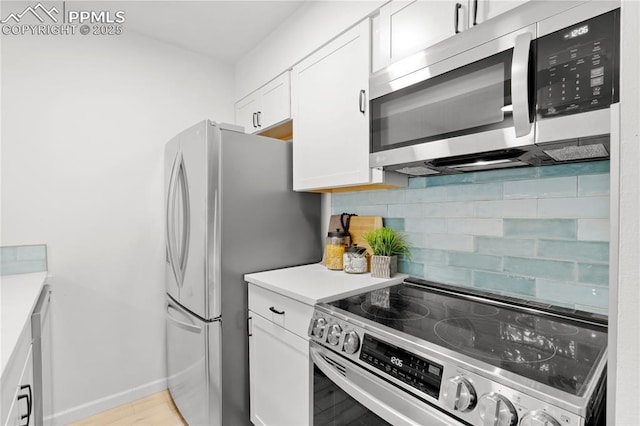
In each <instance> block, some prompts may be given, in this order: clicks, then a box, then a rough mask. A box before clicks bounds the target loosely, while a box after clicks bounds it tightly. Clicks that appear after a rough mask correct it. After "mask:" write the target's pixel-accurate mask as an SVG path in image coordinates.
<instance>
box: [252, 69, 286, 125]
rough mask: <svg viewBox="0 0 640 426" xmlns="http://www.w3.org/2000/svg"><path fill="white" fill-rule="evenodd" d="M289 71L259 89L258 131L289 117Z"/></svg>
mask: <svg viewBox="0 0 640 426" xmlns="http://www.w3.org/2000/svg"><path fill="white" fill-rule="evenodd" d="M290 80H291V79H290V76H289V71H287V72H285V73H284V74H282V75H280V76H279V77H278V78H276V79H275V80H273V81H271V82H270V83H267V84H266V85H265V86H264V87H263V88H262V89H260V101H261V105H260V107H259V109H258V110H257V111H258V112H257V114H258V123H257V124H258V131H262V130H265V129H267V128H269V127H271V126H274V125H276V124H279V123H281V122H283V121H286V120H288V119H290V118H291V82H290Z"/></svg>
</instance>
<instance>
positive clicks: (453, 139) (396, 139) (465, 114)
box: [369, 0, 620, 175]
mask: <svg viewBox="0 0 640 426" xmlns="http://www.w3.org/2000/svg"><path fill="white" fill-rule="evenodd" d="M619 15H620V2H619V1H595V0H593V1H586V2H585V1H530V2H527V3H525V4H523V5H521V6H518V7H517V8H515V9H513V10H511V11H509V12H507V13H505V14H503V15H501V16H498V17H496V18H494V19H491V20H489V21H486V22H484V23H482V24H480V25H478V26H476V27H473V28H471V29H469V30H467V31H465V32H462V33H460V34H456V35H455V36H453V37H451V38H450V39H448V40H445V41H443V42H441V43H438V44H436V45H434V46H432V47H430V48H428V49H426V50H424V51H421V52H418V53H416V54H414V55H412V56H409V57H407V58H405V59H403V60H400V61H398V62H395V63H393V64H391V65H389V66H388V67H387V68H385V69H383V70H380V71H378V72H376V73H374V74H372V76H371V79H370V94H371V100H370V117H371V118H370V119H371V140H370V157H369V162H370V166H371V167H383V168H384V169H386V170H394V171H397V172H401V173H406V174H409V175H429V174H436V173H457V172H465V171H475V170H484V169H495V168H503V167H516V166H526V165H546V164H555V163H564V162H572V161H589V160H596V159H604V158H608V157H609V142H610V141H609V135H610V132H611V105H614V104H616V103H618V98H619V82H618V80H619V77H618V76H619V51H620V16H619Z"/></svg>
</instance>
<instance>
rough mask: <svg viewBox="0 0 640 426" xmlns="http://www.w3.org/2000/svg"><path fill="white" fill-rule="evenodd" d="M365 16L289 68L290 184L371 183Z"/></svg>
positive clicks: (298, 186) (309, 187) (300, 187)
mask: <svg viewBox="0 0 640 426" xmlns="http://www.w3.org/2000/svg"><path fill="white" fill-rule="evenodd" d="M369 40H370V35H369V21H368V20H365V21H363V22H362V23H361V24H359V25H357V26H356V27H354V28H352V29H351V30H349V31H347V32H346V33H344V34H342V35H341V36H339V37H338V38H337V39H335V40H334V41H333V42H331V43H329V44H328V45H326V46H324V47H323V48H321V49H319V50H317V51H316V52H315V53H313V54H312V55H311V56H309V57H307V58H306V59H305V60H303V61H302V62H300V63H299V64H297V65H296V66H295V67H293V71H292V75H291V84H292V94H293V96H292V99H291V101H292V102H291V103H292V115H293V189H294V190H313V189H322V188H328V187H335V186H347V185H362V184H367V183H370V182H371V178H370V171H369V108H368V99H367V94H368V92H369V90H368V89H369V64H370V53H369V52H370V44H369Z"/></svg>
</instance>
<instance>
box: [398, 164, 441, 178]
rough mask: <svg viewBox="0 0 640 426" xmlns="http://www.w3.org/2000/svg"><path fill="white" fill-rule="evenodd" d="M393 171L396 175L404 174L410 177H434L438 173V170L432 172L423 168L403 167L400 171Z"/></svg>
mask: <svg viewBox="0 0 640 426" xmlns="http://www.w3.org/2000/svg"><path fill="white" fill-rule="evenodd" d="M395 171H396V172H398V173H404V174H406V175H411V176H426V175H435V174H438V173H440V172H439V171H438V170H433V169H430V168H428V167H425V166H411V167H403V168H401V169H396V170H395Z"/></svg>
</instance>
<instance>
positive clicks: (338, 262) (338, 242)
mask: <svg viewBox="0 0 640 426" xmlns="http://www.w3.org/2000/svg"><path fill="white" fill-rule="evenodd" d="M350 242H351V237H350V235H349V233H348V232H342V231H340V229H336V230H335V231H333V232H329V233H327V244H326V247H325V255H324V258H325V264H326V265H327V268H329V269H333V270H336V271H341V270H342V266H343V263H342V260H343V259H342V256H343V255H344V249H345V248H346V247H347V246H348V245H349V243H350Z"/></svg>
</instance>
